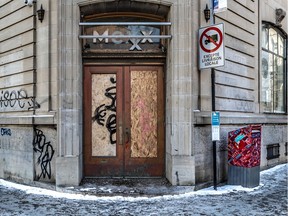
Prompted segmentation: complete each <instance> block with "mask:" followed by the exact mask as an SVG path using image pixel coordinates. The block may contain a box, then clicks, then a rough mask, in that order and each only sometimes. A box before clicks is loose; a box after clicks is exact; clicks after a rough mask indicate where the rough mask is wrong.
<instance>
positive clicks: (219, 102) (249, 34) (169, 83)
mask: <svg viewBox="0 0 288 216" xmlns="http://www.w3.org/2000/svg"><path fill="white" fill-rule="evenodd" d="M107 1H110V0H57V1H54V0H50V1H47V0H37V3H36V4H34V5H33V6H32V7H28V6H25V5H24V3H23V1H9V0H0V6H1V13H0V31H1V34H0V126H1V127H2V128H10V127H11V128H12V126H13V125H16V126H15V128H14V127H13V131H15V130H17V128H22V127H26V129H25V130H27V131H29V132H27V134H29V135H31V133H32V132H33V127H32V125H37V126H38V125H40V129H41V130H42V131H43V132H45V133H47V134H48V135H47V136H49V137H50V139H51V140H52V141H51V142H53V147H54V148H55V155H54V159H53V160H55V161H53V163H54V165H53V166H55V169H53V179H55V180H56V184H57V185H77V184H79V182H80V181H81V179H82V176H83V169H82V168H83V164H82V156H83V152H82V146H83V143H82V140H83V136H84V132H83V131H82V124H83V122H82V118H83V109H82V102H83V101H82V100H83V98H82V88H83V86H82V72H83V71H82V70H83V67H82V42H81V40H79V39H78V36H79V34H80V32H81V31H80V28H79V22H80V10H79V7H81V6H82V5H87V4H94V3H100V2H107ZM136 1H139V2H150V3H155V4H163V5H166V6H169V7H170V12H169V14H168V17H167V21H170V22H171V23H172V26H171V28H170V32H169V34H171V35H172V39H171V40H170V41H169V42H168V46H167V61H166V65H165V66H166V71H165V73H166V75H165V76H166V83H165V85H166V130H165V134H166V139H165V143H166V165H165V166H166V177H167V178H168V179H169V181H170V182H171V183H172V184H174V185H175V184H179V185H187V184H195V183H201V182H204V181H210V180H211V178H212V157H211V148H212V146H211V128H210V127H211V126H210V112H211V77H210V76H211V70H210V69H206V70H201V71H200V70H199V69H198V45H199V44H198V30H199V28H200V27H204V26H207V25H209V23H206V21H205V19H204V15H203V10H204V8H205V6H206V3H208V4H209V3H210V1H208V0H207V1H203V0H198V1H196V0H195V1H194V0H193V1H191V0H143V1H141V0H136ZM41 4H42V6H43V8H44V9H45V17H44V20H43V22H42V23H41V22H40V21H38V19H37V16H36V11H37V10H38V9H39V8H40V6H41ZM287 4H288V3H287V1H286V0H274V1H270V0H269V1H268V0H264V1H262V0H261V1H260V0H253V1H252V0H228V10H227V11H225V12H222V13H219V14H217V15H216V16H215V22H216V23H224V25H225V27H224V29H225V30H224V31H225V39H224V44H225V58H226V61H225V66H223V67H219V68H216V71H215V74H216V87H215V90H216V110H218V111H221V127H222V129H221V141H220V142H219V145H218V146H219V148H218V150H219V151H218V153H219V154H218V161H219V165H220V168H219V170H218V172H219V179H224V178H225V175H226V156H225V155H226V149H225V145H226V143H227V132H228V131H230V130H234V129H235V128H237V127H242V126H243V125H246V124H255V123H257V124H265V125H267V127H265V130H264V133H265V135H263V137H264V138H265V139H266V138H268V137H269V135H271V133H272V134H273V131H275V130H278V129H279V130H281V131H285V129H287V121H286V120H287V115H277V116H276V115H264V114H263V113H261V107H260V106H259V93H258V89H259V86H258V83H259V37H260V35H259V29H260V25H259V23H261V21H262V20H265V21H269V22H272V23H273V22H275V9H276V8H283V9H285V10H286V13H287V10H288V9H287ZM287 16H288V15H286V17H287ZM287 25H288V24H287V19H284V21H283V22H282V28H283V30H284V31H286V32H287V31H288V26H287ZM272 124H273V125H276V129H275V130H274V129H273V127H272V128H271V125H272ZM279 124H281V126H279V128H278V126H277V125H279ZM44 125H46V126H47V125H48V127H45V126H44ZM51 125H53V126H55V127H56V126H57V127H56V128H57V131H55V130H54V129H52V127H51ZM19 131H20V132H19V133H20V134H21V133H22V132H21V131H22V130H19ZM56 133H57V135H56ZM275 136H276V135H275ZM29 137H30V136H29ZM0 138H1V137H0ZM4 138H5V142H6V141H7V137H4ZM4 138H2V140H3V139H4ZM285 138H286V140H287V136H286V137H285V135H284V132H283V133H282V134H280V140H279V142H280V143H281V149H284V144H285V142H287V141H285ZM29 139H30V141H31V139H32V138H31V137H30V138H29ZM275 140H277V139H274V138H273V135H272V138H271V140H270V139H267V140H265V141H264V143H265V144H269V143H271V142H274V141H275ZM0 141H1V139H0ZM30 141H29V140H28V138H27V140H26V141H25V143H29V142H30ZM268 141H269V142H268ZM270 141H271V142H270ZM3 142H4V141H3ZM5 145H6V144H5ZM25 151H26V152H28V153H27V155H29V154H30V155H33V157H34V160H35V158H36V156H35V154H33V152H32V151H33V150H32V148H31V149H29V150H28V149H26V150H25ZM11 152H12V150H11ZM6 153H7V151H6V150H5V151H3V150H2V151H1V149H0V162H1V160H2V161H3V160H4V157H3V154H6ZM263 153H264V154H265V148H263ZM1 154H2V158H1ZM17 154H18V153H17ZM13 157H14V156H13ZM263 157H264V156H263ZM283 158H284V156H283V157H282V156H281V160H280V162H281V161H284V160H285V158H284V159H283ZM5 160H6V158H5ZM263 160H265V158H264V159H263ZM28 163H29V164H31V163H32V161H30V159H29V160H28V161H27V164H28ZM2 164H3V163H2ZM32 164H33V163H32ZM263 164H264V165H266V164H267V163H265V162H263ZM28 166H29V165H27V167H28ZM32 166H34V168H31V170H32V171H33V172H34V170H35V172H36V173H39V171H40V170H39V168H35V167H36V165H32ZM53 168H54V167H53ZM27 169H30V168H27ZM1 170H2V171H1ZM19 170H20V169H19ZM19 170H18V172H19V176H23V175H24V174H23V173H21V171H19ZM1 173H2V174H1ZM1 176H4V169H3V165H2V168H1V163H0V177H1ZM25 178H26V177H25ZM27 178H34V177H33V174H31V173H29V174H27Z"/></svg>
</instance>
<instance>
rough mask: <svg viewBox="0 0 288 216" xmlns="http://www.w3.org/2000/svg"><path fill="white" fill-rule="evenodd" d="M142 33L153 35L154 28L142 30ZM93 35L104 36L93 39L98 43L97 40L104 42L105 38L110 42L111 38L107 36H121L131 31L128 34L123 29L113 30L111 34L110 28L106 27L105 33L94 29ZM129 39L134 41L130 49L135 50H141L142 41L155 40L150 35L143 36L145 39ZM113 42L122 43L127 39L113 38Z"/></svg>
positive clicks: (149, 41)
mask: <svg viewBox="0 0 288 216" xmlns="http://www.w3.org/2000/svg"><path fill="white" fill-rule="evenodd" d="M140 32H141V34H142V35H144V36H149V35H152V33H153V30H149V31H145V30H141V31H140ZM93 35H94V36H103V37H100V38H94V39H93V43H97V40H98V41H99V42H102V41H103V40H104V42H105V43H106V44H107V43H109V38H107V36H109V35H120V36H125V35H131V33H130V32H129V31H128V32H127V33H126V34H125V33H123V32H121V31H113V32H112V33H111V34H109V29H106V30H105V31H104V32H103V34H99V32H98V31H96V30H94V31H93ZM128 41H130V42H131V43H132V46H131V48H130V49H129V50H130V51H133V50H135V49H136V50H138V51H141V50H142V49H141V47H140V46H139V44H140V43H142V44H144V43H146V42H148V43H153V40H152V39H151V38H149V37H147V38H143V39H136V38H131V39H129V40H128ZM111 42H112V43H114V44H121V43H124V42H126V41H125V40H122V39H117V38H112V39H111Z"/></svg>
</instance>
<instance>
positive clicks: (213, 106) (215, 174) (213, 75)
mask: <svg viewBox="0 0 288 216" xmlns="http://www.w3.org/2000/svg"><path fill="white" fill-rule="evenodd" d="M213 4H214V3H213V0H211V14H212V16H211V18H210V19H211V25H214V24H215V16H214V10H213V8H214V6H213ZM211 97H212V112H214V111H216V110H215V109H216V108H215V69H214V68H213V67H212V69H211ZM212 146H213V187H214V190H217V149H216V141H215V140H212Z"/></svg>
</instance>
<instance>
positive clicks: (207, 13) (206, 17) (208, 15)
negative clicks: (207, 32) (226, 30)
mask: <svg viewBox="0 0 288 216" xmlns="http://www.w3.org/2000/svg"><path fill="white" fill-rule="evenodd" d="M204 17H205V20H206V22H208V21H209V20H210V9H209V8H208V5H207V4H206V8H205V9H204Z"/></svg>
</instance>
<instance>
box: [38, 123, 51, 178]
mask: <svg viewBox="0 0 288 216" xmlns="http://www.w3.org/2000/svg"><path fill="white" fill-rule="evenodd" d="M33 150H34V152H35V153H39V154H40V155H39V157H38V158H37V164H39V165H40V168H41V174H40V175H38V176H37V180H39V179H40V178H41V177H43V178H46V176H47V177H48V178H49V179H50V178H51V161H52V158H53V155H54V153H55V151H54V149H53V146H52V145H51V143H50V142H47V141H46V136H45V135H44V134H43V131H41V130H39V129H36V128H34V139H33Z"/></svg>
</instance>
